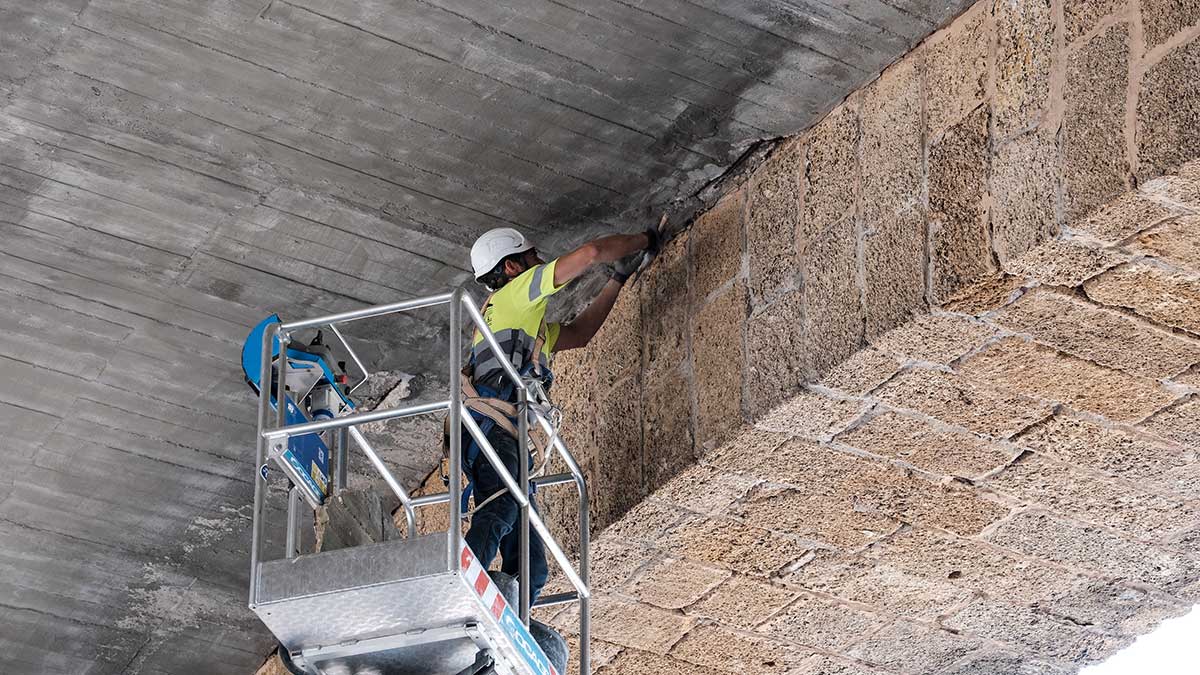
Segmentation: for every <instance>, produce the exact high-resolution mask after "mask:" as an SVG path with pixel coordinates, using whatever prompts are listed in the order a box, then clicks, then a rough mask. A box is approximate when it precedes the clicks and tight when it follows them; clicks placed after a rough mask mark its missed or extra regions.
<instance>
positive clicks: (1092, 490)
mask: <svg viewBox="0 0 1200 675" xmlns="http://www.w3.org/2000/svg"><path fill="white" fill-rule="evenodd" d="M987 485H988V486H989V487H991V488H992V489H994V490H996V491H997V492H1000V493H1002V494H1008V495H1012V496H1014V497H1016V498H1017V499H1018V500H1021V501H1023V502H1025V503H1029V504H1040V505H1042V506H1045V507H1047V508H1049V509H1051V510H1053V511H1056V512H1058V513H1064V514H1067V515H1069V516H1072V517H1075V518H1078V519H1080V520H1085V521H1088V522H1092V523H1096V524H1097V525H1104V526H1106V527H1111V528H1113V529H1116V530H1121V531H1124V532H1126V533H1128V534H1129V535H1130V536H1135V537H1136V536H1153V534H1154V533H1155V532H1160V531H1166V530H1171V529H1174V528H1175V527H1178V526H1179V525H1181V524H1183V523H1187V522H1195V521H1196V516H1197V514H1196V511H1195V510H1194V509H1192V508H1188V507H1186V506H1184V505H1182V504H1181V503H1180V502H1179V501H1177V500H1171V499H1166V498H1164V497H1160V496H1158V495H1153V494H1150V493H1147V492H1144V491H1141V490H1138V489H1136V488H1133V487H1130V486H1128V485H1124V484H1121V483H1117V482H1115V481H1112V480H1109V479H1105V478H1099V477H1096V476H1093V475H1091V474H1088V473H1084V472H1082V471H1080V470H1078V469H1075V468H1073V467H1071V466H1070V465H1067V464H1062V463H1059V462H1055V461H1053V460H1049V459H1046V458H1045V457H1042V456H1040V455H1038V454H1036V453H1027V454H1025V455H1022V456H1021V458H1020V459H1018V460H1017V461H1016V462H1014V463H1013V464H1012V465H1010V466H1008V467H1006V468H1005V469H1004V470H1003V471H1001V472H1000V473H999V474H998V475H996V476H993V477H992V478H989V479H988V481H987Z"/></svg>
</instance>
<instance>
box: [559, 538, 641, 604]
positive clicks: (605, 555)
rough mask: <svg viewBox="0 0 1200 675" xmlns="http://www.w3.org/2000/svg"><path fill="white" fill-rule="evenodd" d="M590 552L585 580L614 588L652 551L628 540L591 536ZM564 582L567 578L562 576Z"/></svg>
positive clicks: (619, 586)
mask: <svg viewBox="0 0 1200 675" xmlns="http://www.w3.org/2000/svg"><path fill="white" fill-rule="evenodd" d="M588 555H589V556H591V561H590V562H591V577H589V579H588V583H589V584H591V585H592V587H593V588H596V589H598V590H601V591H613V590H616V589H618V588H621V587H623V586H625V585H626V582H627V581H629V578H630V577H632V576H633V574H634V573H635V572H637V570H638V568H639V567H641V566H642V565H645V564H646V563H647V561H649V560H652V559H653V557H654V555H655V553H654V552H653V551H651V550H649V549H647V548H646V547H645V546H642V545H641V544H631V543H627V542H624V541H621V540H619V539H615V538H613V537H600V538H598V539H594V540H592V543H591V548H590V549H589V550H588ZM562 580H563V582H564V584H566V586H564V588H563V590H571V589H570V588H568V587H567V586H569V584H570V582H569V581H566V577H565V576H563V577H562Z"/></svg>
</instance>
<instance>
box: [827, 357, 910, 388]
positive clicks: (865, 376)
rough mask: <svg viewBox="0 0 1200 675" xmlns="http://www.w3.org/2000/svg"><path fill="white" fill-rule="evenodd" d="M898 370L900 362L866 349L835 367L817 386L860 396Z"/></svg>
mask: <svg viewBox="0 0 1200 675" xmlns="http://www.w3.org/2000/svg"><path fill="white" fill-rule="evenodd" d="M899 370H900V362H899V361H898V360H896V358H895V357H894V356H891V355H889V354H886V353H884V352H881V351H879V350H878V349H875V348H874V347H868V348H866V349H864V350H862V351H860V352H857V353H856V354H854V355H853V356H851V357H850V358H848V359H846V360H845V361H844V362H843V363H841V364H840V365H838V366H835V367H834V368H833V370H831V371H829V373H828V374H827V375H826V376H825V377H824V378H822V379H821V381H820V382H819V384H820V385H821V386H822V387H828V388H830V389H837V390H839V391H843V392H845V393H847V394H853V395H855V396H861V395H863V394H866V393H867V392H870V391H872V390H873V389H875V388H876V387H878V386H879V385H881V384H883V383H884V382H886V381H888V379H889V378H891V376H892V375H895V374H896V373H897V372H898V371H899Z"/></svg>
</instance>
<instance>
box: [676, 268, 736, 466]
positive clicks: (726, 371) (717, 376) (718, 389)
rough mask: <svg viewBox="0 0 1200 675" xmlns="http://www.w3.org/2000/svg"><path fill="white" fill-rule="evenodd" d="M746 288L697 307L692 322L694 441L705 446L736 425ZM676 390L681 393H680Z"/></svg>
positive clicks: (720, 440)
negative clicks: (694, 406)
mask: <svg viewBox="0 0 1200 675" xmlns="http://www.w3.org/2000/svg"><path fill="white" fill-rule="evenodd" d="M746 311H747V302H746V289H745V287H744V286H742V285H741V284H735V285H733V286H732V287H730V288H728V289H726V290H725V291H724V292H723V293H721V294H720V295H719V296H717V297H716V298H715V299H714V300H713V301H712V302H711V303H709V304H708V305H707V306H706V307H704V308H703V309H701V310H700V313H699V314H698V315H697V316H696V317H695V318H694V319H693V324H692V367H693V369H694V376H693V379H694V381H695V386H696V445H697V446H699V447H704V448H711V447H714V446H715V445H717V444H719V443H721V442H722V441H723V440H725V439H726V438H727V437H728V436H729V434H730V433H731V432H733V431H734V430H736V429H737V428H738V427H740V426H741V424H742V373H743V371H744V370H745V365H746V354H745V348H744V346H743V342H742V328H743V326H744V325H745V323H746ZM680 393H681V394H682V392H680Z"/></svg>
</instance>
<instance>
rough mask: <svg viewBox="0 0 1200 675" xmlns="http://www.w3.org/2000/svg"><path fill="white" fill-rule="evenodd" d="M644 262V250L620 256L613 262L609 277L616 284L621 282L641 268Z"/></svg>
mask: <svg viewBox="0 0 1200 675" xmlns="http://www.w3.org/2000/svg"><path fill="white" fill-rule="evenodd" d="M645 262H646V252H645V251H637V252H634V253H630V254H629V255H627V256H625V257H624V258H621V259H620V260H618V261H617V262H615V263H613V269H612V272H610V273H609V275H608V276H609V278H610V279H612V280H613V281H615V282H617V283H618V284H623V283H625V282H626V281H629V277H631V276H633V275H634V274H636V273H637V271H638V270H640V269H642V265H643V264H644V263H645Z"/></svg>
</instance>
